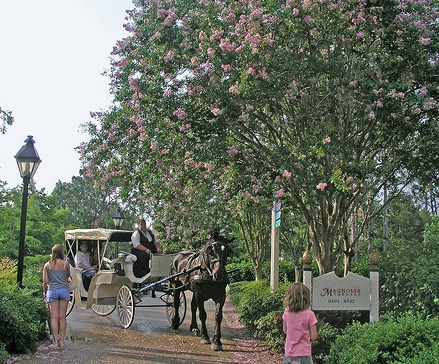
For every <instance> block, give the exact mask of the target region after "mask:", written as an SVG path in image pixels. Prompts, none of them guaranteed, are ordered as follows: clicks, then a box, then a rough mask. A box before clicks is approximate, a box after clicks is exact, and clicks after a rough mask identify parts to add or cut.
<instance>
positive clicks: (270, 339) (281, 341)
mask: <svg viewBox="0 0 439 364" xmlns="http://www.w3.org/2000/svg"><path fill="white" fill-rule="evenodd" d="M282 315H283V310H278V311H272V312H269V313H267V314H266V315H265V316H262V317H260V318H259V319H257V320H256V321H255V324H256V330H255V334H256V336H257V337H259V338H261V339H263V340H264V341H265V342H266V343H267V344H268V346H269V347H270V349H271V350H273V351H275V352H278V353H281V352H282V351H283V350H284V347H285V336H284V333H283V324H282Z"/></svg>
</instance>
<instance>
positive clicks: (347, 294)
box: [312, 272, 370, 310]
mask: <svg viewBox="0 0 439 364" xmlns="http://www.w3.org/2000/svg"><path fill="white" fill-rule="evenodd" d="M312 285H313V287H312V309H313V310H370V279H369V278H366V277H363V276H360V275H358V274H355V273H351V272H348V274H347V275H346V276H345V277H341V278H340V277H338V276H337V275H336V274H335V273H334V272H331V273H327V274H324V275H322V276H319V277H316V278H314V279H313V283H312Z"/></svg>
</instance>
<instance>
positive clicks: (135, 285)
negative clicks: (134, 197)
mask: <svg viewBox="0 0 439 364" xmlns="http://www.w3.org/2000/svg"><path fill="white" fill-rule="evenodd" d="M132 233H133V231H127V230H110V229H76V230H67V231H65V233H64V237H65V243H66V251H67V260H68V261H69V262H70V264H71V276H72V280H73V282H74V283H75V285H76V288H75V289H74V290H73V291H72V293H71V299H70V302H69V307H68V309H67V314H69V313H70V312H71V310H72V309H73V308H74V307H79V308H87V309H91V310H92V311H93V312H94V313H96V314H97V315H100V316H107V315H109V314H111V313H112V312H113V311H114V310H115V309H116V310H117V314H118V318H119V322H120V325H121V326H122V327H123V328H129V327H130V326H131V324H132V322H133V319H134V313H135V308H136V307H149V306H148V305H144V304H142V297H143V296H144V295H145V294H147V293H151V296H152V297H157V296H158V299H159V300H160V301H161V303H160V304H159V305H163V307H165V309H166V315H167V317H168V320H169V322H170V323H172V320H173V319H174V316H175V312H174V295H173V294H172V293H173V290H171V289H170V287H169V284H168V285H166V284H165V283H166V281H167V279H165V280H163V278H165V277H167V276H168V275H169V270H170V265H171V262H172V261H173V259H174V257H175V254H152V256H151V259H150V271H149V272H148V273H147V274H146V275H145V276H142V277H136V276H135V275H134V273H133V265H134V261H133V259H132V255H131V254H130V253H128V251H130V246H129V244H130V241H131V234H132ZM84 241H85V242H86V243H87V246H88V250H89V252H90V255H91V257H92V259H93V263H94V265H96V266H97V273H96V275H95V276H94V277H93V278H92V279H91V282H90V285H89V288H88V291H87V290H86V287H85V286H84V278H83V276H82V273H81V271H80V269H79V268H77V267H75V266H74V256H75V254H76V252H77V251H78V249H79V245H80V244H81V243H82V242H84ZM157 292H159V294H158V295H157ZM179 293H180V297H179V299H180V300H181V303H180V305H179V307H178V310H179V316H181V322H183V320H184V317H185V315H186V297H185V294H184V292H183V291H180V292H179ZM83 301H86V302H85V307H84V303H83ZM157 306H158V305H154V307H157Z"/></svg>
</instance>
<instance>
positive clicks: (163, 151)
mask: <svg viewBox="0 0 439 364" xmlns="http://www.w3.org/2000/svg"><path fill="white" fill-rule="evenodd" d="M168 153H169V149H162V151H161V154H163V155H165V154H168Z"/></svg>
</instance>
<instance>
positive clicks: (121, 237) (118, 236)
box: [64, 228, 133, 242]
mask: <svg viewBox="0 0 439 364" xmlns="http://www.w3.org/2000/svg"><path fill="white" fill-rule="evenodd" d="M132 233H133V231H129V230H113V229H102V228H99V229H74V230H66V231H65V232H64V240H77V239H78V240H107V241H119V242H124V241H130V240H131V234H132Z"/></svg>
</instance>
